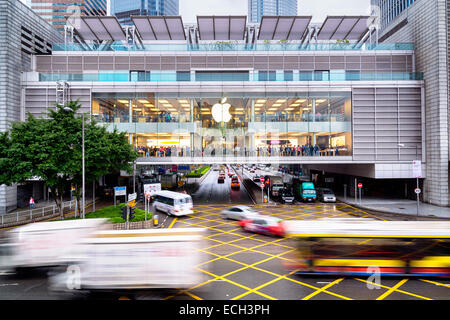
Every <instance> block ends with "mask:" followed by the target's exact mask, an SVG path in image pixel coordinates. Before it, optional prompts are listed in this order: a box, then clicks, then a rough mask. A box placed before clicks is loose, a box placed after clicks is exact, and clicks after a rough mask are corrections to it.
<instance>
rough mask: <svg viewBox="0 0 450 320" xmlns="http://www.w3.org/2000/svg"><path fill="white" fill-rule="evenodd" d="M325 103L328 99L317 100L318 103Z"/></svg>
mask: <svg viewBox="0 0 450 320" xmlns="http://www.w3.org/2000/svg"><path fill="white" fill-rule="evenodd" d="M325 101H327V99H317V100H316V102H317V103H322V102H325Z"/></svg>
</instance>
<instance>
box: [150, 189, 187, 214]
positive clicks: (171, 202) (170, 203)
mask: <svg viewBox="0 0 450 320" xmlns="http://www.w3.org/2000/svg"><path fill="white" fill-rule="evenodd" d="M153 208H154V211H156V210H160V211H163V212H166V213H167V214H168V215H174V216H184V215H187V214H191V213H193V212H194V211H193V210H192V208H193V204H192V198H191V196H190V195H188V194H185V193H179V192H173V191H166V190H164V191H160V192H157V193H156V194H155V195H154V201H153Z"/></svg>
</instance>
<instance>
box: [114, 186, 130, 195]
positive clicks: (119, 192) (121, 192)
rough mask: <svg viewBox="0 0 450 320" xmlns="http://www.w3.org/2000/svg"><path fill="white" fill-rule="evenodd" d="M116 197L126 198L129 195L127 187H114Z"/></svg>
mask: <svg viewBox="0 0 450 320" xmlns="http://www.w3.org/2000/svg"><path fill="white" fill-rule="evenodd" d="M114 195H115V196H126V195H127V187H114Z"/></svg>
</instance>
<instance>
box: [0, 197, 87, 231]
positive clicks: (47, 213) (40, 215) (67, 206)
mask: <svg viewBox="0 0 450 320" xmlns="http://www.w3.org/2000/svg"><path fill="white" fill-rule="evenodd" d="M91 202H92V201H91ZM91 202H86V205H89V204H90V203H91ZM74 208H75V200H71V201H65V202H62V204H61V209H62V211H63V213H67V212H70V211H71V210H72V209H74ZM56 216H59V211H58V207H57V206H56V204H53V205H51V206H46V207H40V208H34V209H28V210H22V211H17V212H12V213H5V214H3V215H1V216H0V228H5V227H11V226H16V225H22V224H26V223H29V222H33V221H41V220H45V219H48V218H52V217H56Z"/></svg>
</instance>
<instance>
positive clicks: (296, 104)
mask: <svg viewBox="0 0 450 320" xmlns="http://www.w3.org/2000/svg"><path fill="white" fill-rule="evenodd" d="M298 106H300V103H293V104H291V105H290V107H298Z"/></svg>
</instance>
